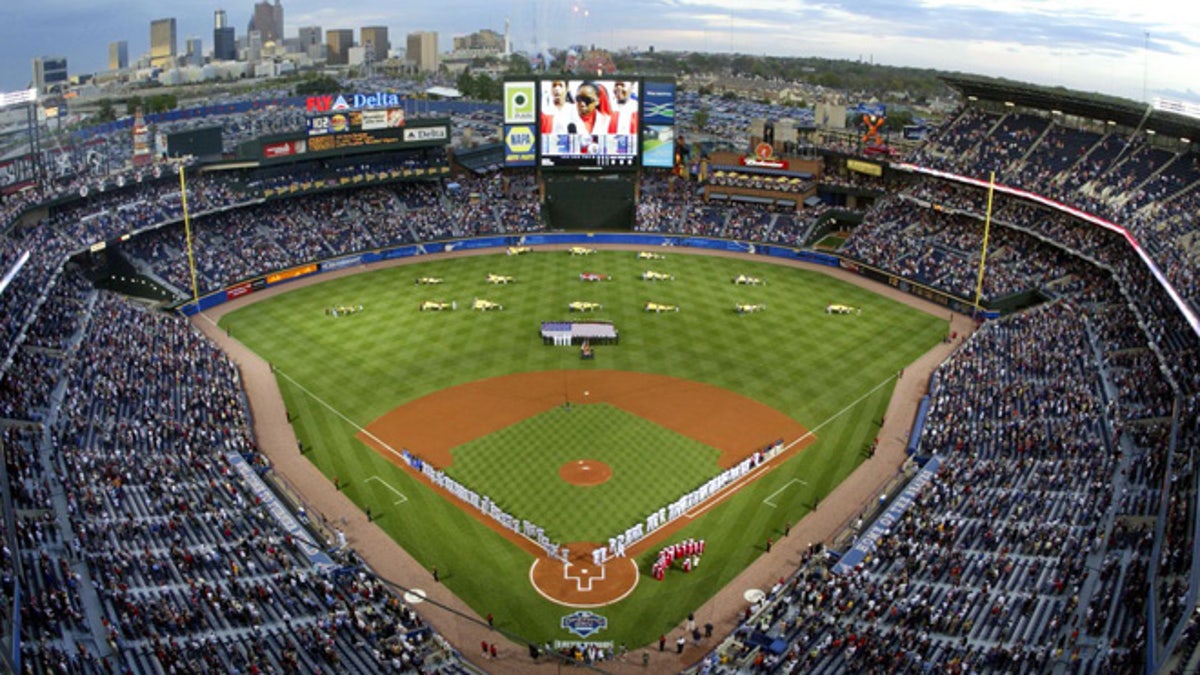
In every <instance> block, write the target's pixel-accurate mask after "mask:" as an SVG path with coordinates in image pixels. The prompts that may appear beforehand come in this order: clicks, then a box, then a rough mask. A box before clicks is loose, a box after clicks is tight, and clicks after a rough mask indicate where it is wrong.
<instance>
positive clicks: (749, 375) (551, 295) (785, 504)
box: [221, 249, 946, 646]
mask: <svg viewBox="0 0 1200 675" xmlns="http://www.w3.org/2000/svg"><path fill="white" fill-rule="evenodd" d="M667 255H668V257H667V259H666V260H662V261H641V260H638V259H637V257H636V255H635V254H634V253H632V252H610V251H601V252H599V253H597V254H595V255H592V256H586V257H571V256H569V255H568V254H567V253H566V252H534V253H532V254H529V255H523V256H504V255H487V256H479V257H468V258H461V259H453V260H446V259H441V260H426V261H421V262H417V263H414V264H411V265H406V266H401V267H394V268H390V269H386V270H381V271H377V272H372V273H369V274H362V275H357V276H351V277H343V278H340V279H336V280H331V281H328V282H325V283H321V284H317V285H313V286H308V287H304V288H297V289H296V290H294V291H291V292H288V293H285V294H282V295H280V296H277V297H275V298H272V299H270V300H266V301H263V302H259V303H256V304H254V305H250V306H248V307H245V308H243V309H240V310H238V311H236V312H233V313H231V314H228V315H226V316H225V317H224V318H223V319H222V321H221V324H222V325H223V326H225V327H226V328H228V329H229V330H230V332H231V333H232V335H233V336H234V337H236V338H238V339H240V340H242V341H243V342H245V343H246V344H247V345H248V346H250V347H251V348H253V349H254V350H255V351H257V352H258V353H259V354H261V355H263V356H264V358H266V359H268V360H269V361H271V362H272V363H273V364H274V365H275V366H276V369H277V373H278V376H279V379H280V387H281V390H282V392H283V395H284V400H285V403H286V404H287V405H288V408H289V410H290V411H291V412H292V415H293V419H294V425H295V428H296V432H297V435H298V436H299V437H300V439H301V440H302V442H303V443H304V445H305V447H306V448H310V452H309V453H308V454H307V456H308V457H309V458H310V460H311V461H312V462H314V463H315V464H316V465H317V466H318V467H319V468H320V469H321V470H322V471H324V472H325V473H326V474H327V475H330V476H334V475H336V476H338V477H339V479H340V481H341V483H342V485H343V490H344V491H345V492H346V494H347V495H348V496H349V497H350V498H352V499H354V500H355V501H356V502H357V503H358V504H359V505H360V506H363V507H367V506H370V507H371V508H372V511H373V513H375V514H380V515H381V516H382V517H381V519H380V521H379V524H380V526H381V527H382V528H384V529H385V530H386V531H387V532H388V533H389V534H390V535H391V536H392V537H394V538H395V539H396V540H397V541H398V542H399V543H400V544H401V545H402V546H404V547H405V549H406V550H408V551H409V552H410V553H411V554H412V555H413V556H414V557H415V558H416V559H417V560H418V561H420V562H421V563H423V564H425V565H426V566H433V565H436V566H437V567H438V569H439V571H440V572H441V573H442V578H443V580H444V581H445V583H447V584H448V585H449V586H450V587H451V588H452V589H453V590H454V591H455V593H456V594H458V595H459V597H461V598H462V599H463V600H464V601H466V602H467V603H468V604H470V605H471V606H472V607H474V608H475V609H476V610H477V611H478V612H479V613H480V614H481V615H482V614H486V613H489V612H490V613H492V614H494V615H495V616H496V617H498V623H499V624H500V626H501V627H503V628H505V629H508V630H513V631H515V632H517V633H519V634H520V635H522V636H524V637H526V638H528V639H532V640H536V641H543V640H552V639H568V638H569V637H570V636H569V634H567V633H566V632H565V631H563V630H562V629H560V628H558V619H559V617H561V616H563V615H565V614H567V613H569V611H570V610H568V609H567V608H564V607H560V606H557V605H553V604H552V603H550V602H548V601H546V600H544V599H542V598H541V597H540V596H538V595H537V594H536V592H535V591H534V590H533V589H532V588H531V586H530V584H529V582H528V572H529V565H530V563H531V562H532V559H531V558H530V556H529V555H528V554H526V553H525V552H523V551H521V550H520V549H518V548H517V547H516V546H514V545H512V544H510V543H509V542H507V541H505V540H504V539H503V538H502V537H500V536H499V535H497V534H496V533H494V532H492V531H491V530H490V529H488V528H487V527H485V526H483V525H481V524H479V523H478V522H477V521H476V520H475V518H474V517H473V516H471V515H469V514H466V513H464V512H463V511H462V510H460V509H459V508H458V507H457V506H454V505H450V504H447V503H446V502H444V501H443V500H442V499H441V498H440V497H438V496H437V495H436V494H435V493H434V492H433V491H431V490H429V489H427V488H426V487H425V486H424V485H423V484H421V483H420V482H419V481H417V480H415V479H413V478H411V477H410V476H408V475H407V474H406V473H405V472H404V471H402V470H399V469H397V468H396V467H395V466H394V465H392V464H391V463H390V462H388V461H387V460H385V459H384V458H382V457H380V456H379V455H377V454H376V453H375V452H373V451H371V450H370V449H369V448H367V447H366V446H365V445H363V444H362V443H360V442H359V441H358V440H357V439H356V438H355V433H356V432H357V431H358V428H359V427H365V426H366V425H368V424H369V423H370V422H371V421H373V420H374V419H376V418H377V417H379V416H381V415H383V414H384V413H386V412H387V411H389V410H391V409H392V408H394V407H396V406H398V405H400V404H402V403H404V402H406V401H410V400H412V399H414V398H417V397H419V396H422V395H424V394H427V393H429V392H431V391H435V390H438V389H442V388H445V387H448V386H451V385H455V384H462V383H466V382H471V381H475V380H478V379H482V378H485V377H493V376H498V375H503V374H507V373H511V372H524V371H541V370H554V369H592V368H602V369H612V370H630V371H639V372H647V373H658V374H664V375H671V376H674V377H682V378H687V379H692V380H697V381H700V382H706V383H709V384H713V385H716V386H720V387H724V388H727V389H730V390H732V391H735V392H737V393H740V394H742V395H745V396H748V397H750V398H754V399H756V400H758V401H760V402H762V403H765V404H767V405H770V406H772V407H774V408H776V409H778V410H781V411H783V412H784V413H786V414H788V415H790V416H792V417H793V418H794V419H796V420H797V421H798V422H799V423H801V424H802V425H804V426H806V427H807V428H809V429H812V430H814V431H815V432H816V434H817V439H818V440H817V442H816V443H815V444H813V445H811V446H809V447H808V448H806V449H805V450H804V451H803V452H801V453H799V454H798V455H797V456H796V457H794V458H793V459H791V460H789V461H788V462H787V463H785V464H784V465H782V466H781V467H780V468H778V469H776V470H775V471H772V472H771V473H770V474H768V475H766V476H765V477H764V478H762V479H760V480H758V481H757V482H755V483H754V484H752V485H750V486H748V487H746V488H744V489H742V490H741V491H740V492H738V493H737V494H736V495H735V496H733V497H732V498H730V499H727V500H726V501H724V502H723V503H722V504H721V505H720V506H719V507H717V508H715V509H713V510H712V511H711V512H709V513H708V514H706V515H704V516H702V517H700V518H697V519H695V520H694V521H693V522H692V523H691V524H690V525H688V526H687V527H686V528H685V530H684V531H683V532H681V533H680V535H679V538H684V537H688V536H695V537H697V538H704V539H706V540H707V541H708V543H709V547H708V551H707V552H706V554H705V559H704V564H703V565H702V566H701V567H700V568H699V569H698V570H696V571H695V572H693V573H692V574H690V575H686V576H683V575H679V577H678V578H674V579H670V581H669V582H667V583H656V582H653V581H652V580H651V581H646V580H643V582H642V583H640V584H639V585H638V587H637V589H636V590H635V591H634V593H633V594H631V595H630V596H629V597H628V598H626V599H625V600H623V601H622V602H620V603H618V604H616V605H612V606H610V607H606V608H604V609H602V610H598V612H599V613H600V614H603V615H604V616H606V617H607V618H608V619H609V628H608V629H606V630H605V631H603V632H602V633H600V634H597V635H596V636H595V638H594V639H606V640H613V641H615V642H625V643H627V644H629V645H630V646H634V645H641V644H645V643H646V642H648V641H651V640H653V639H656V638H657V637H658V635H659V633H661V632H663V631H664V630H667V629H669V628H670V627H673V626H674V625H676V623H677V622H678V621H679V620H681V619H682V617H684V616H685V615H686V614H687V613H688V612H690V611H693V610H694V609H695V608H696V607H698V606H699V605H701V604H702V603H703V601H704V600H705V599H707V598H708V597H709V596H710V595H712V594H713V593H714V592H715V591H716V590H718V589H719V588H721V587H722V586H724V585H725V584H727V583H728V582H729V581H730V580H731V579H732V578H733V577H734V576H735V575H736V574H737V573H738V572H740V571H741V570H742V569H743V568H744V567H745V566H746V564H748V563H749V562H750V561H751V560H753V559H754V558H755V557H757V556H758V555H761V553H762V543H763V542H764V541H765V539H766V538H767V537H768V536H771V537H777V536H778V533H779V531H781V530H782V528H783V526H784V524H785V523H790V522H795V521H796V520H798V519H799V518H801V517H803V515H804V514H805V513H806V512H807V510H808V508H809V507H810V506H811V504H812V503H813V501H814V500H815V499H817V498H818V497H820V496H823V495H824V494H826V493H827V492H828V491H830V490H831V489H832V488H833V487H835V486H836V485H837V484H838V483H840V482H841V481H842V480H844V478H845V477H846V476H847V475H848V474H849V473H850V472H851V471H852V470H853V469H854V468H855V467H857V466H858V465H859V464H860V463H861V462H862V460H863V459H864V455H863V454H862V452H861V451H862V450H863V449H864V448H865V447H866V446H867V445H869V443H870V442H871V440H872V439H873V438H874V437H875V435H876V434H877V430H878V420H879V419H880V417H881V416H882V415H883V413H884V411H885V410H886V407H887V403H888V398H889V396H890V393H891V378H893V377H894V375H895V373H896V371H897V370H899V369H900V368H902V367H904V366H905V365H907V364H908V363H910V362H911V361H913V360H914V359H915V358H916V357H918V356H919V355H921V354H923V353H925V352H926V351H928V350H929V349H930V348H931V347H932V346H933V345H934V344H936V343H937V342H938V341H939V340H941V339H942V337H943V336H944V335H945V331H946V319H945V318H938V317H932V316H929V315H927V314H924V313H922V312H919V311H916V310H914V309H911V308H909V307H906V306H904V305H901V304H899V303H896V302H893V301H891V300H888V299H886V298H883V297H881V296H877V295H875V294H873V293H871V292H870V291H868V290H865V289H862V288H859V287H857V286H854V285H851V284H847V283H844V282H841V281H839V280H837V279H834V278H832V277H829V276H826V275H824V274H820V273H815V272H810V271H807V270H800V269H794V268H790V267H781V266H775V265H770V264H766V263H758V262H753V261H744V260H736V259H728V258H720V257H708V256H701V255H688V254H683V253H678V252H675V251H673V250H669V249H668V250H667ZM647 269H652V270H655V271H660V272H665V273H668V274H673V275H675V281H666V282H643V281H641V280H640V279H639V276H640V274H641V273H642V271H644V270H647ZM584 271H588V272H598V273H603V274H611V275H613V276H614V280H613V281H611V282H595V283H584V282H581V281H579V279H578V276H579V273H580V272H584ZM488 273H496V274H505V275H512V276H514V277H516V283H514V284H511V285H507V286H494V285H489V284H487V283H485V278H486V276H487V274H488ZM738 274H747V275H753V276H758V277H761V278H763V279H764V280H765V281H766V282H767V283H766V285H764V286H758V287H751V286H738V285H734V284H733V283H732V282H731V280H732V278H733V277H734V276H736V275H738ZM419 276H436V277H442V278H443V279H445V283H444V284H442V285H439V286H417V285H416V284H415V283H414V281H415V279H416V278H417V277H419ZM476 297H480V298H486V299H488V300H493V301H496V302H499V303H502V304H503V305H504V306H505V309H504V311H501V312H487V313H483V312H472V311H470V310H469V309H467V307H469V305H470V303H471V300H472V299H474V298H476ZM423 300H454V301H457V302H458V304H459V309H458V310H457V311H454V312H419V311H417V306H418V305H419V303H420V302H421V301H423ZM573 300H586V301H594V302H601V303H603V305H604V309H603V311H601V312H597V313H595V314H589V315H584V316H586V317H594V318H602V319H608V320H612V321H613V322H614V323H615V324H616V326H617V328H618V329H619V330H620V333H621V342H620V345H619V346H614V347H599V348H597V358H596V360H595V361H581V360H580V359H579V358H578V353H577V351H576V350H574V349H561V348H554V347H546V346H543V345H542V343H541V340H540V339H539V337H538V327H539V325H540V322H541V321H543V320H552V319H567V318H580V315H572V314H570V313H569V312H568V311H567V303H569V302H571V301H573ZM647 300H653V301H655V302H663V303H671V304H678V305H680V306H681V307H682V311H680V312H678V313H669V314H648V313H646V312H644V311H642V305H643V303H644V302H646V301H647ZM831 302H832V303H839V304H846V305H852V306H855V307H861V308H862V310H863V311H862V315H861V316H854V315H851V316H829V315H826V314H825V313H824V307H825V305H826V304H828V303H831ZM735 303H766V304H767V307H768V309H767V310H766V311H765V312H762V313H759V314H751V315H737V314H735V313H734V311H733V307H734V304H735ZM344 304H353V305H358V304H362V305H364V307H365V311H364V312H362V313H361V314H357V315H354V316H348V317H341V318H336V319H334V318H330V317H327V316H325V314H324V311H323V310H324V308H325V307H328V306H335V305H344ZM571 414H575V413H574V411H573V412H572V413H571ZM639 422H644V421H641V420H639ZM530 423H531V424H538V423H539V422H537V421H536V420H535V421H531V422H530ZM631 423H632V422H631ZM609 424H611V420H609V421H606V422H605V427H606V429H607V425H609ZM541 433H542V431H539V432H538V433H537V434H535V435H540V434H541ZM605 433H613V434H618V435H619V434H620V433H623V432H621V431H620V430H611V431H607V430H606V431H605ZM522 438H525V439H527V438H528V436H526V435H524V434H523V435H522ZM480 442H481V443H492V444H495V443H499V444H500V445H499V446H495V447H502V446H504V445H507V446H508V447H509V448H510V451H513V445H514V444H513V443H511V442H506V439H504V438H503V437H498V438H488V439H481V440H480ZM525 442H526V441H524V440H523V441H522V442H521V443H519V444H517V445H522V444H524V443H525ZM461 450H463V451H464V452H466V453H467V454H466V455H464V456H463V458H464V464H463V465H462V466H459V465H458V461H459V460H458V457H457V455H456V462H455V469H454V470H455V471H460V470H464V471H465V470H466V469H464V467H466V466H468V464H466V463H465V462H466V460H467V458H468V456H469V455H470V454H471V453H474V452H476V451H477V449H476V448H467V447H464V448H462V449H461ZM482 452H484V453H489V452H491V453H494V452H496V450H495V449H494V448H493V449H484V450H482ZM704 452H706V451H705V450H698V451H697V455H698V456H699V455H702V454H703V453H704ZM714 452H715V451H714ZM534 461H535V460H532V459H529V458H526V457H521V458H520V459H517V460H513V461H500V462H492V463H491V468H492V471H491V472H490V473H491V474H495V475H489V471H488V470H487V465H488V460H486V459H484V460H483V464H482V465H481V466H480V468H472V469H470V476H471V477H470V478H467V475H468V474H467V473H464V474H462V476H463V481H464V482H465V483H468V484H471V483H472V482H473V481H475V480H479V481H485V480H496V481H517V482H518V484H519V481H520V476H521V472H522V471H525V470H527V469H528V468H529V467H530V465H531V463H532V462H534ZM711 461H712V460H711V459H704V460H702V462H710V463H711ZM542 463H543V464H549V466H546V467H542V468H543V469H544V470H548V471H556V470H557V468H558V465H559V463H558V462H557V460H554V459H552V460H550V461H549V462H542ZM697 466H699V467H700V468H699V469H696V471H697V472H699V473H705V472H708V475H711V474H712V473H714V471H711V470H710V469H708V468H704V464H703V463H701V464H698V465H697ZM505 473H507V474H508V475H507V476H504V475H501V474H505ZM688 480H691V479H690V478H689V479H688ZM684 482H686V481H684ZM693 485H694V482H693ZM680 492H682V490H681V491H680ZM398 494H399V495H401V496H398ZM532 497H533V495H531V496H530V498H532ZM768 497H771V504H766V503H764V499H766V498H768ZM568 501H569V500H568ZM554 508H555V509H557V508H558V507H554ZM513 512H514V513H518V514H519V513H520V510H519V509H518V508H515V507H514V509H513ZM641 515H644V514H639V516H635V518H636V517H640V516H641ZM584 516H586V513H584ZM579 517H580V516H579V514H564V518H566V519H568V520H571V519H574V522H572V523H571V524H570V525H566V524H564V525H563V527H571V528H581V527H584V526H583V525H580V524H579V523H578V518H579ZM631 523H632V521H630V524H631ZM539 524H543V525H544V526H547V527H548V528H549V526H548V525H546V524H544V523H539ZM581 531H582V530H581ZM608 533H609V534H611V531H609V532H608ZM652 557H653V552H650V553H647V554H645V555H644V556H643V558H644V559H642V560H640V561H639V563H640V564H641V566H642V569H643V571H648V569H649V564H650V562H651V558H652Z"/></svg>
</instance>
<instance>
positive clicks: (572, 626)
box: [559, 610, 608, 639]
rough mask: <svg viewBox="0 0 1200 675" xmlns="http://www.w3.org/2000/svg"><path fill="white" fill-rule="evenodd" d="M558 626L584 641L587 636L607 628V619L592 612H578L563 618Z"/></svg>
mask: <svg viewBox="0 0 1200 675" xmlns="http://www.w3.org/2000/svg"><path fill="white" fill-rule="evenodd" d="M559 625H560V626H561V627H562V628H563V629H564V630H568V631H570V632H571V634H572V635H578V636H579V637H581V638H585V639H586V638H587V637H588V636H589V635H592V634H593V633H598V632H600V631H602V630H604V629H605V628H608V619H607V618H606V617H603V616H600V615H599V614H596V613H594V612H589V611H587V610H579V611H578V612H575V613H573V614H568V615H566V616H564V617H563V618H562V621H561V622H560V623H559Z"/></svg>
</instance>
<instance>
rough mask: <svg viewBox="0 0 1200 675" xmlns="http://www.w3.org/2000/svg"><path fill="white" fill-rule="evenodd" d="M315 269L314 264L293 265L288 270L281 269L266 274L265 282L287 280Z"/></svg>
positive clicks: (273, 282)
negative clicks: (280, 270)
mask: <svg viewBox="0 0 1200 675" xmlns="http://www.w3.org/2000/svg"><path fill="white" fill-rule="evenodd" d="M316 271H317V266H316V265H301V266H300V267H293V268H292V269H290V270H283V271H282V272H276V273H274V274H268V275H267V284H268V285H270V284H277V283H279V282H281V281H287V280H288V279H295V278H297V277H302V276H304V275H306V274H312V273H313V272H316Z"/></svg>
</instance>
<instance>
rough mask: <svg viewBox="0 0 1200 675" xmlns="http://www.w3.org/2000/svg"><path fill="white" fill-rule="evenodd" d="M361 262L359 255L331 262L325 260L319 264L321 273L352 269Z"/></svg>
mask: <svg viewBox="0 0 1200 675" xmlns="http://www.w3.org/2000/svg"><path fill="white" fill-rule="evenodd" d="M361 262H362V256H360V255H352V256H347V257H345V258H335V259H333V260H326V261H325V262H323V263H321V271H323V272H332V271H333V270H342V269H346V268H347V267H354V266H355V265H357V264H359V263H361Z"/></svg>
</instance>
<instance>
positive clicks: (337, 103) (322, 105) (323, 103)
mask: <svg viewBox="0 0 1200 675" xmlns="http://www.w3.org/2000/svg"><path fill="white" fill-rule="evenodd" d="M403 105H404V102H403V101H402V100H401V98H400V95H399V94H390V93H388V92H384V91H381V92H377V93H374V94H338V95H337V96H333V95H331V94H326V95H324V96H309V97H308V98H307V99H306V100H305V107H306V108H308V112H310V113H323V112H330V111H333V110H370V109H371V108H400V107H402V106H403Z"/></svg>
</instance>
